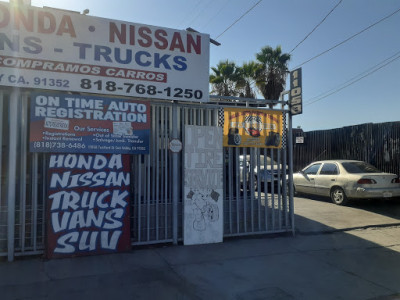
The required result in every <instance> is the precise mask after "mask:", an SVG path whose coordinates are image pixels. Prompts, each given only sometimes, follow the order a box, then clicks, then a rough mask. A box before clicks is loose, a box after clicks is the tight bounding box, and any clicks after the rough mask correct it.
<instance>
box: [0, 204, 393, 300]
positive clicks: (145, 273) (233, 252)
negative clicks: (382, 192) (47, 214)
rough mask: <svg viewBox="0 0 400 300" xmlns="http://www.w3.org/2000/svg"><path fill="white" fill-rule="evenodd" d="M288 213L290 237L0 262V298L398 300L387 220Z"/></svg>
mask: <svg viewBox="0 0 400 300" xmlns="http://www.w3.org/2000/svg"><path fill="white" fill-rule="evenodd" d="M295 206H296V209H295V212H296V217H295V221H296V235H295V236H294V237H293V236H292V235H289V234H288V235H278V236H263V237H257V238H235V239H228V240H225V241H224V242H223V243H220V244H209V245H199V246H181V245H178V246H172V245H171V246H170V245H168V246H165V247H151V248H143V249H135V250H132V251H131V252H129V253H122V254H113V255H102V256H92V257H80V258H68V259H55V260H43V259H40V258H24V259H17V260H16V261H15V262H12V263H7V262H0V299H5V300H6V299H250V300H253V299H271V300H272V299H273V300H275V299H277V300H287V299H352V300H353V299H375V300H378V299H379V300H383V299H385V300H389V299H392V300H393V299H400V217H399V218H398V217H397V213H390V212H389V213H382V212H379V213H376V212H374V209H373V208H372V209H366V207H365V205H361V206H360V205H358V206H357V204H355V205H352V206H350V207H347V208H346V207H339V206H335V205H333V204H331V203H329V202H327V201H325V200H319V199H316V200H315V199H311V200H310V199H304V198H296V199H295ZM377 206H378V207H379V204H377ZM399 206H400V205H399V204H398V203H394V204H393V207H394V209H393V210H397V209H398V208H399ZM378 210H379V208H378ZM389 211H391V210H390V209H389Z"/></svg>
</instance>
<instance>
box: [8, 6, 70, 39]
mask: <svg viewBox="0 0 400 300" xmlns="http://www.w3.org/2000/svg"><path fill="white" fill-rule="evenodd" d="M0 12H1V13H0V17H1V19H0V28H4V27H6V26H8V25H11V26H12V27H13V28H14V29H17V30H19V29H21V28H24V29H25V30H26V31H28V32H34V31H35V29H36V28H37V32H38V33H44V34H52V33H55V34H57V35H64V34H68V35H70V36H71V37H76V33H75V28H74V25H73V24H72V20H71V17H70V16H68V15H62V17H61V20H60V23H59V24H57V20H59V19H60V18H56V17H55V16H54V15H53V14H52V13H51V12H49V11H39V12H38V11H37V10H33V9H31V8H26V7H25V8H21V7H12V8H10V9H9V8H8V7H7V6H5V5H3V4H0ZM35 25H36V26H35ZM57 25H58V26H57Z"/></svg>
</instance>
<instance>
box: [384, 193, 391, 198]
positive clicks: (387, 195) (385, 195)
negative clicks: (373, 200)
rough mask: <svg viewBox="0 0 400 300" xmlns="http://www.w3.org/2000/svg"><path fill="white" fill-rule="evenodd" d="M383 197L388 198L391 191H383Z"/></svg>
mask: <svg viewBox="0 0 400 300" xmlns="http://www.w3.org/2000/svg"><path fill="white" fill-rule="evenodd" d="M383 197H385V198H390V197H392V193H390V192H384V193H383Z"/></svg>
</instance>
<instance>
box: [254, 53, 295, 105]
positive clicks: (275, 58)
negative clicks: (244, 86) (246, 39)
mask: <svg viewBox="0 0 400 300" xmlns="http://www.w3.org/2000/svg"><path fill="white" fill-rule="evenodd" d="M290 57H291V56H290V54H288V53H282V48H281V46H277V47H276V48H275V49H273V48H272V47H270V46H265V47H264V48H262V49H261V51H260V52H259V53H257V54H256V58H257V60H258V61H259V62H260V64H261V65H262V67H261V69H260V70H259V71H258V74H257V76H256V86H257V88H258V90H259V91H260V93H261V94H262V95H263V97H264V99H268V100H278V99H279V96H280V94H281V93H282V92H283V90H284V87H285V82H286V75H287V73H288V72H289V69H288V63H289V60H290ZM269 107H270V108H272V107H273V104H269Z"/></svg>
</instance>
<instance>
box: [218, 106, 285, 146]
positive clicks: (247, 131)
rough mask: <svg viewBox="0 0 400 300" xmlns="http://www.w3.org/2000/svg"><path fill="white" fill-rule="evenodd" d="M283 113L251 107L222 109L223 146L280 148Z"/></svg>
mask: <svg viewBox="0 0 400 300" xmlns="http://www.w3.org/2000/svg"><path fill="white" fill-rule="evenodd" d="M282 115H283V113H282V112H279V111H272V110H261V109H251V108H225V109H224V117H225V119H224V141H223V142H224V147H257V148H281V147H282V133H283V117H282Z"/></svg>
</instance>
